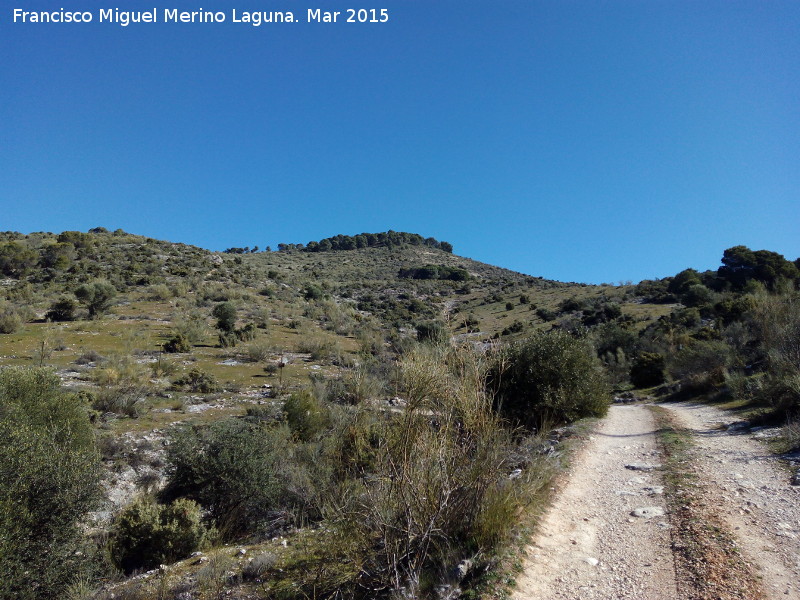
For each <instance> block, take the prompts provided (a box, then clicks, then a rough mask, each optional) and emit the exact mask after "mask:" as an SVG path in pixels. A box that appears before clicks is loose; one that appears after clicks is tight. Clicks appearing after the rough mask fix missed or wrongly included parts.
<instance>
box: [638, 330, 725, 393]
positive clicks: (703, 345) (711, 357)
mask: <svg viewBox="0 0 800 600" xmlns="http://www.w3.org/2000/svg"><path fill="white" fill-rule="evenodd" d="M730 354H731V350H730V347H729V346H728V345H727V344H725V343H724V342H720V341H716V340H714V341H693V342H691V343H689V344H687V345H685V346H684V347H683V348H681V349H680V350H678V352H677V353H675V354H674V355H673V356H672V357H671V358H670V361H669V368H668V371H669V374H670V376H671V377H672V378H673V379H680V380H683V381H684V383H685V384H686V385H687V386H689V387H691V388H693V389H696V390H697V391H700V392H703V391H708V390H710V389H712V388H714V387H718V386H720V385H722V384H723V383H724V382H725V376H726V373H727V368H728V365H729V364H730V360H731V359H730ZM634 364H635V363H634Z"/></svg>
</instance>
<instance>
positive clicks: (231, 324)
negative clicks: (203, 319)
mask: <svg viewBox="0 0 800 600" xmlns="http://www.w3.org/2000/svg"><path fill="white" fill-rule="evenodd" d="M211 316H212V317H214V318H215V319H216V320H217V328H218V329H219V330H220V331H222V332H224V333H232V332H233V330H234V329H235V328H236V306H235V305H234V304H233V303H232V302H222V303H220V304H217V305H216V306H215V307H214V309H213V310H212V311H211Z"/></svg>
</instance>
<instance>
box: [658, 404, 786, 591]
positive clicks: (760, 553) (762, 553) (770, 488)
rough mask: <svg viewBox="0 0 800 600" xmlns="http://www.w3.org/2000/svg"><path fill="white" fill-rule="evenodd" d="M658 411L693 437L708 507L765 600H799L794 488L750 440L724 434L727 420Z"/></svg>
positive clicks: (679, 408) (706, 411)
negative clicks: (753, 575)
mask: <svg viewBox="0 0 800 600" xmlns="http://www.w3.org/2000/svg"><path fill="white" fill-rule="evenodd" d="M662 406H664V407H665V408H667V409H669V410H670V411H672V413H673V414H674V416H675V417H676V420H677V421H678V422H680V423H681V424H682V425H683V426H684V427H685V428H687V429H689V430H691V431H692V432H693V433H694V441H695V444H696V446H697V452H696V457H697V458H696V461H697V462H696V469H697V472H698V474H699V475H700V477H701V480H702V481H703V482H704V483H705V484H706V486H707V490H708V493H709V495H710V497H709V501H711V502H713V503H714V504H713V505H714V507H715V510H716V514H717V515H718V516H719V517H720V518H721V519H722V521H723V522H724V523H726V524H727V526H728V529H729V530H730V532H731V533H732V534H733V535H734V537H735V538H736V540H737V542H738V545H739V548H740V550H741V553H742V555H743V556H744V558H745V559H746V560H747V562H749V563H750V564H751V565H754V566H755V567H756V572H757V573H758V575H760V576H761V578H762V587H763V589H764V593H765V594H766V596H765V597H766V598H769V599H772V598H794V599H800V487H795V486H792V485H791V483H790V475H789V472H788V471H787V470H786V469H785V468H783V467H782V466H781V465H780V463H779V461H778V460H777V459H776V458H775V457H774V456H771V455H770V454H769V452H767V450H766V448H765V447H764V446H763V445H762V444H761V443H759V442H758V441H757V440H756V439H753V435H752V434H750V433H745V432H743V431H742V430H740V429H737V428H736V427H733V428H730V429H729V428H728V427H729V426H730V425H732V424H734V423H735V422H736V421H737V419H736V418H735V417H734V416H732V415H731V414H729V413H725V412H723V411H720V410H718V409H716V408H713V407H711V406H706V405H702V404H689V403H682V404H672V405H670V404H664V405H662ZM755 435H756V436H759V435H763V433H756V434H755Z"/></svg>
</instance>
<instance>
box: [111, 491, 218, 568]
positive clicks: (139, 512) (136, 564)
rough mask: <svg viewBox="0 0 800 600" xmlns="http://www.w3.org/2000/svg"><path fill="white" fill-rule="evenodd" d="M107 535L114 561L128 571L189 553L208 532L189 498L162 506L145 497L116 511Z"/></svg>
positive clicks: (205, 537) (176, 558)
mask: <svg viewBox="0 0 800 600" xmlns="http://www.w3.org/2000/svg"><path fill="white" fill-rule="evenodd" d="M111 536H112V537H111V555H112V557H113V558H114V562H116V564H117V565H118V566H119V568H120V569H122V570H123V571H125V573H130V572H132V571H136V570H140V569H152V568H155V567H157V566H159V565H160V564H169V563H173V562H175V561H176V560H179V559H181V558H184V557H186V556H189V554H191V553H192V552H194V551H195V550H197V549H198V548H200V547H201V546H202V545H203V544H204V543H205V542H206V541H207V538H208V531H207V529H206V528H205V526H204V525H203V523H202V522H201V514H200V507H199V506H198V505H197V504H196V503H195V502H193V501H192V500H186V499H183V498H180V499H178V500H175V501H174V502H172V503H171V504H166V505H165V504H157V503H156V502H155V501H154V500H153V499H152V498H147V497H145V498H140V499H138V500H135V501H134V502H133V503H132V504H130V505H129V506H127V507H126V508H125V509H124V510H123V511H122V512H121V513H120V515H119V516H118V517H117V519H116V521H115V522H114V525H113V528H112V532H111Z"/></svg>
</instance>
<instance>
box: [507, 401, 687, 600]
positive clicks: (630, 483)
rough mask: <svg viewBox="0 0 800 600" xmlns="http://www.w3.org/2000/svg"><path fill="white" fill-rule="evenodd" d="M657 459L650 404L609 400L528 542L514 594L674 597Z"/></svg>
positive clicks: (545, 598)
mask: <svg viewBox="0 0 800 600" xmlns="http://www.w3.org/2000/svg"><path fill="white" fill-rule="evenodd" d="M659 462H660V460H659V452H658V449H657V447H656V441H655V423H654V420H653V416H652V414H651V412H650V411H649V410H648V409H647V408H646V407H644V406H638V405H635V406H613V407H611V409H610V411H609V414H608V417H607V418H606V419H604V420H603V421H602V422H601V423H600V424H599V426H598V428H597V430H596V431H595V432H594V434H593V435H592V436H591V437H590V438H589V440H588V442H587V443H586V444H585V445H584V447H583V448H582V449H581V450H580V451H579V452H578V454H577V455H576V456H575V457H574V459H573V468H572V469H571V470H570V473H569V479H568V480H567V481H566V482H565V484H564V486H563V488H562V489H561V490H560V491H559V493H558V495H557V497H556V501H555V504H554V505H553V507H552V509H551V510H550V511H548V513H547V515H546V516H545V517H544V518H543V520H542V523H541V525H540V528H539V533H538V535H537V536H536V537H535V538H534V539H533V540H532V543H531V545H530V546H529V547H528V549H527V559H526V564H525V565H524V569H525V571H524V573H523V575H522V576H520V577H519V579H518V581H517V590H516V593H515V594H514V596H513V597H514V598H515V599H516V600H534V599H535V600H549V599H562V598H563V599H569V600H576V599H582V600H583V599H591V598H597V599H600V598H602V599H604V600H607V599H622V598H631V599H641V600H661V599H673V598H677V588H676V584H675V569H674V561H673V557H672V552H671V550H670V534H669V525H668V523H667V520H666V517H665V516H663V513H662V511H665V510H666V508H665V504H664V498H663V496H662V495H661V494H662V488H661V482H660V480H659V473H658V471H654V470H649V469H650V468H651V467H655V466H658V464H659ZM626 466H627V467H626ZM630 467H635V468H630ZM638 509H646V510H638ZM634 512H638V513H640V514H642V515H643V516H634V515H633V514H632V513H634ZM659 513H662V514H659Z"/></svg>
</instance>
